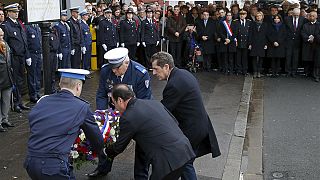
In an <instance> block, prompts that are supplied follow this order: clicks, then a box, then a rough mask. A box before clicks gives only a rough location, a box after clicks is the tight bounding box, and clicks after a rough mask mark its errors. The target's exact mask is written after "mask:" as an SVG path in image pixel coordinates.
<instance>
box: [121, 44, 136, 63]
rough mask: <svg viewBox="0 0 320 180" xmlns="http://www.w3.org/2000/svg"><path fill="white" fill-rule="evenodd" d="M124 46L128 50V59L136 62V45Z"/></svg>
mask: <svg viewBox="0 0 320 180" xmlns="http://www.w3.org/2000/svg"><path fill="white" fill-rule="evenodd" d="M124 46H125V47H126V48H127V49H128V50H129V58H130V59H133V60H136V52H137V44H125V45H124Z"/></svg>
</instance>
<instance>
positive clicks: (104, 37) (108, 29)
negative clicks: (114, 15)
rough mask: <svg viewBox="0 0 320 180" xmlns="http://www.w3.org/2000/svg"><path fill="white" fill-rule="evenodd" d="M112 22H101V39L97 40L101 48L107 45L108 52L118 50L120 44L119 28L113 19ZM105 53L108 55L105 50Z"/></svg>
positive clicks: (105, 20)
mask: <svg viewBox="0 0 320 180" xmlns="http://www.w3.org/2000/svg"><path fill="white" fill-rule="evenodd" d="M110 21H111V22H110ZM110 21H109V20H107V19H103V20H101V21H100V22H99V35H98V36H99V39H97V41H98V42H97V43H98V44H99V46H102V44H105V45H106V46H107V49H108V51H109V50H111V49H114V48H116V47H117V43H119V35H118V30H117V26H116V25H115V24H114V23H113V22H112V19H111V20H110ZM104 53H106V51H105V50H103V54H104Z"/></svg>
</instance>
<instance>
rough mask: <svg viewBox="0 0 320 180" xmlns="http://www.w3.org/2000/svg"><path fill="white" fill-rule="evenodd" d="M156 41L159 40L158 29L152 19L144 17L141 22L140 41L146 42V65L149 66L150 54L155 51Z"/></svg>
mask: <svg viewBox="0 0 320 180" xmlns="http://www.w3.org/2000/svg"><path fill="white" fill-rule="evenodd" d="M157 41H158V42H159V41H160V36H159V29H158V28H157V25H156V23H155V22H153V19H150V20H149V19H145V20H143V21H142V22H141V42H145V43H146V47H145V54H146V57H147V59H146V61H147V62H145V63H146V65H148V66H150V58H151V56H152V55H153V54H154V53H156V52H157V47H156V45H157Z"/></svg>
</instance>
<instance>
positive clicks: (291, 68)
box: [285, 45, 300, 74]
mask: <svg viewBox="0 0 320 180" xmlns="http://www.w3.org/2000/svg"><path fill="white" fill-rule="evenodd" d="M299 57H300V47H296V46H295V45H293V46H288V47H287V49H286V65H285V70H286V73H288V74H296V73H297V69H298V63H299Z"/></svg>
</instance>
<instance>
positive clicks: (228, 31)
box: [222, 20, 237, 41]
mask: <svg viewBox="0 0 320 180" xmlns="http://www.w3.org/2000/svg"><path fill="white" fill-rule="evenodd" d="M222 24H223V26H224V28H225V29H226V31H227V34H228V36H229V37H232V36H233V33H232V29H231V27H230V25H229V23H227V21H226V20H224V21H222ZM234 41H237V39H236V38H234Z"/></svg>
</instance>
